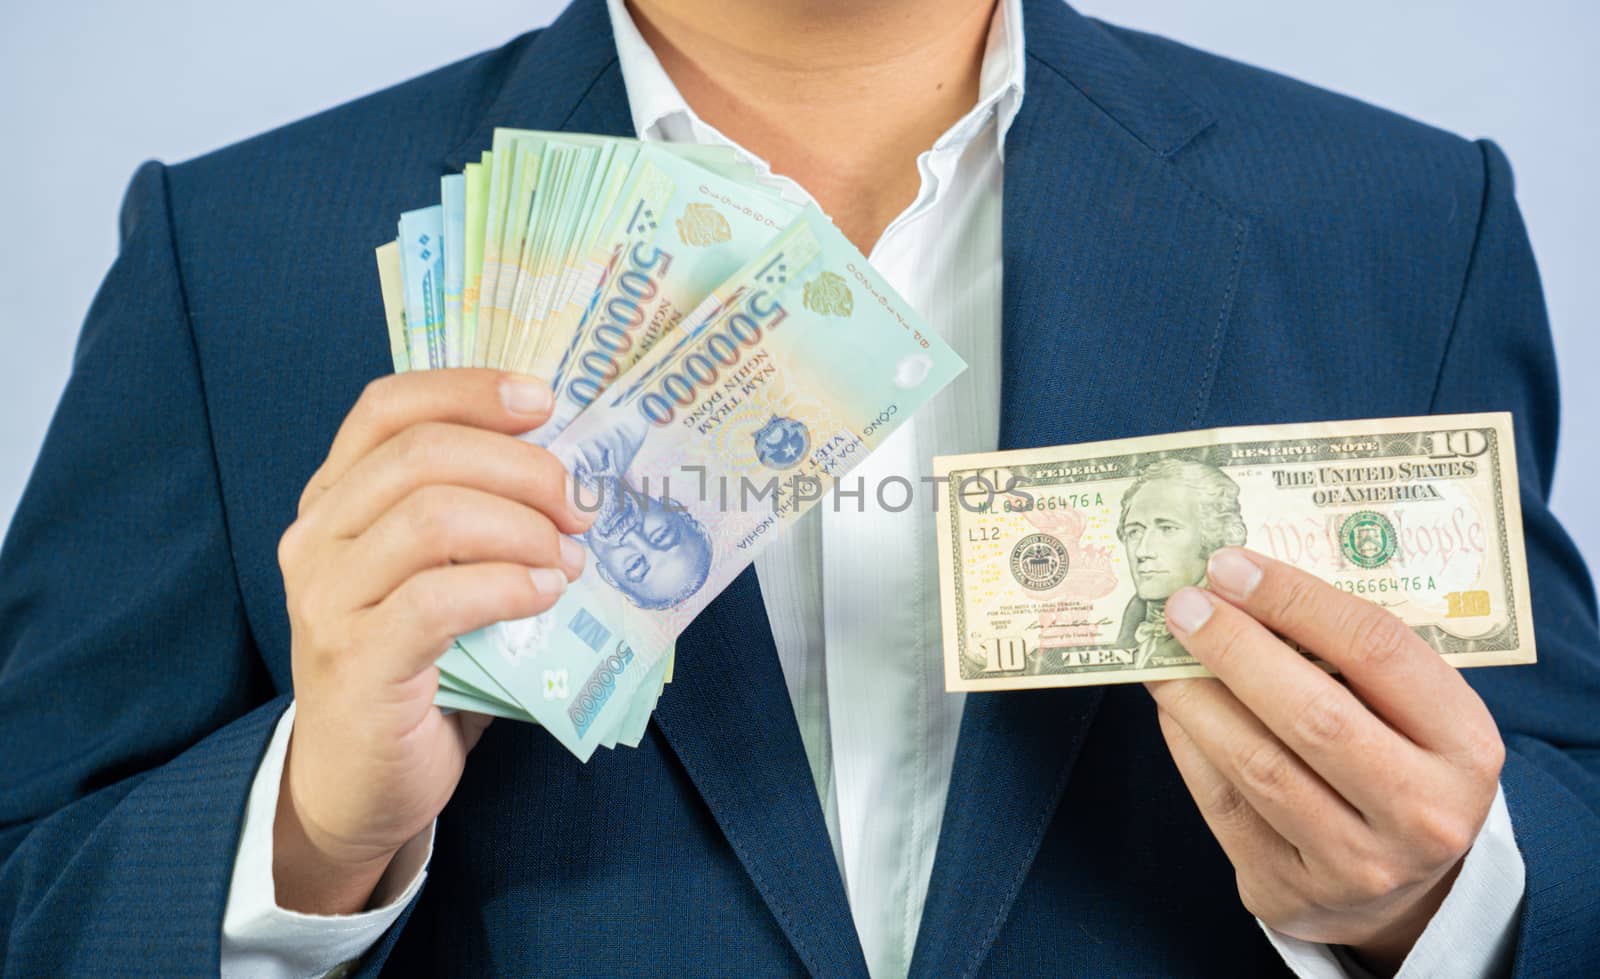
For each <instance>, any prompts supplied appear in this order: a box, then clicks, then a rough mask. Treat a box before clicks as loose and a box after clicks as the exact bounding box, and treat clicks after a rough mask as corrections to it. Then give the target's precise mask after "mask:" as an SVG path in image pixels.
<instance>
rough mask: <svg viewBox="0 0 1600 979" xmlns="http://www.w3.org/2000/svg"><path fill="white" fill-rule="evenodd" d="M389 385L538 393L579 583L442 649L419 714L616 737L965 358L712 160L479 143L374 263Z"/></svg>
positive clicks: (591, 744)
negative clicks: (441, 382) (403, 375)
mask: <svg viewBox="0 0 1600 979" xmlns="http://www.w3.org/2000/svg"><path fill="white" fill-rule="evenodd" d="M377 259H378V271H379V281H380V285H381V288H382V291H383V301H384V308H385V311H386V318H387V322H388V329H389V341H390V349H391V352H392V354H393V358H394V366H395V370H396V371H410V370H430V369H434V368H441V367H455V366H476V367H495V368H501V369H505V370H512V371H517V372H521V373H527V374H533V375H535V376H538V377H542V378H545V379H547V380H549V381H550V382H551V386H552V388H553V390H554V392H555V409H554V413H553V416H552V418H551V421H550V422H549V423H548V424H546V425H544V426H542V427H541V428H540V429H538V430H537V431H535V432H532V433H529V434H528V435H527V436H525V438H527V439H528V440H530V441H533V442H536V443H537V444H540V445H543V446H545V447H546V448H548V449H549V450H550V451H551V452H552V453H554V454H555V455H556V456H557V457H558V458H560V459H561V460H562V462H563V463H564V464H565V465H566V466H567V468H568V470H569V471H570V472H571V473H572V475H573V480H574V487H575V492H576V493H577V497H578V501H579V505H580V506H584V507H585V508H588V509H592V510H594V511H596V512H597V516H596V520H595V523H594V525H593V527H592V528H591V529H590V530H589V531H588V532H587V533H585V534H584V535H583V537H582V538H581V540H582V542H583V543H584V545H585V546H586V548H587V551H588V554H587V563H586V565H585V569H584V572H583V575H582V576H581V577H580V578H579V579H578V580H577V581H575V582H573V583H572V585H571V586H570V587H569V588H568V589H567V591H566V592H565V593H564V594H563V595H562V597H561V599H560V600H559V601H558V603H557V604H556V605H555V606H554V607H553V608H551V609H550V610H549V611H547V612H545V613H543V614H541V615H538V616H534V617H532V618H529V619H524V620H519V621H513V622H501V623H497V624H495V625H492V626H489V627H487V628H485V629H481V630H479V631H477V632H474V633H472V634H470V635H466V636H462V637H460V638H459V639H458V640H457V641H456V643H455V644H454V646H453V647H452V648H451V649H450V650H449V651H448V652H446V653H445V654H444V656H443V657H441V659H440V660H439V661H438V665H439V669H440V689H439V693H438V696H437V698H436V702H437V703H438V704H439V705H440V706H442V707H447V708H455V709H464V710H474V711H482V712H485V713H489V714H495V715H498V716H502V717H511V718H517V719H521V720H528V721H533V722H536V723H538V724H540V725H542V726H543V727H545V728H546V729H547V730H548V731H549V732H550V733H551V734H552V735H553V736H554V737H555V738H556V739H557V740H559V741H560V742H561V743H562V744H563V745H565V746H566V747H567V748H568V749H569V750H571V751H572V752H573V754H575V755H577V756H578V757H579V758H580V759H584V760H587V759H588V758H589V757H590V755H591V754H592V753H593V751H594V749H595V748H596V747H599V746H605V747H613V746H615V745H617V744H619V743H620V744H626V745H631V746H637V745H638V743H639V740H640V738H642V737H643V735H644V731H645V727H646V725H647V723H648V722H649V718H650V714H651V712H652V710H653V709H654V707H655V704H656V701H657V699H658V698H659V696H660V695H661V691H662V688H663V686H664V685H665V684H666V683H668V682H670V681H671V679H672V671H673V642H674V640H675V639H676V637H677V635H678V634H679V633H680V632H681V631H682V630H683V629H684V628H685V627H686V626H687V625H688V624H689V622H690V621H691V620H692V619H693V618H694V617H695V615H696V614H698V613H699V611H700V610H701V609H703V608H704V607H705V606H706V605H707V604H708V603H709V602H710V601H711V600H712V599H713V598H714V597H716V595H717V594H718V593H719V592H720V591H721V590H722V589H723V588H724V587H726V586H727V584H728V583H729V582H730V581H732V580H733V578H734V577H735V576H736V575H737V574H738V573H739V572H740V571H742V570H743V569H744V568H745V567H746V566H748V565H749V564H750V562H751V561H753V560H754V559H755V556H756V554H757V553H758V552H759V551H760V549H761V548H762V547H764V546H765V545H766V544H768V543H770V542H771V541H772V540H773V539H774V538H775V537H776V536H777V535H778V534H780V533H782V532H783V531H784V529H785V528H787V527H788V526H789V525H790V524H792V523H793V521H794V520H795V519H796V518H797V517H799V516H800V515H801V514H802V513H803V512H804V511H805V510H806V509H808V508H809V506H810V505H811V504H812V503H814V502H815V500H816V499H817V497H818V496H819V495H820V493H819V492H818V489H819V488H820V487H825V486H828V485H831V483H832V482H833V481H834V480H835V479H837V478H838V477H840V476H842V475H844V474H845V473H846V472H848V471H849V470H850V469H851V468H853V467H854V466H855V465H857V464H858V463H859V462H861V460H862V459H864V458H865V457H866V456H867V455H868V454H869V453H870V452H871V451H872V450H873V449H874V448H875V447H876V446H878V445H879V444H880V443H881V442H882V441H883V440H884V439H885V438H887V437H888V435H889V434H890V433H891V432H893V431H894V430H895V429H896V428H897V427H898V426H899V425H900V424H901V423H903V422H904V421H905V420H906V419H907V418H909V417H910V416H911V415H912V413H914V412H915V411H916V410H917V408H919V407H920V406H921V405H922V404H924V403H926V402H927V401H928V400H929V399H930V398H931V397H933V395H934V394H935V393H937V392H938V391H939V390H940V389H941V388H942V387H943V386H944V385H946V384H947V383H949V382H950V380H951V379H952V378H954V377H955V376H956V375H957V374H958V373H960V372H961V371H962V370H963V369H964V368H965V364H963V363H962V361H961V360H960V358H959V357H957V356H956V355H955V354H954V353H953V352H952V351H951V350H950V349H949V348H948V347H947V346H946V345H945V344H944V343H943V342H942V341H941V340H940V339H939V338H938V336H937V335H936V334H935V333H934V332H933V331H932V330H931V329H929V328H928V327H927V326H926V324H925V323H924V322H923V320H922V319H921V318H920V317H919V316H918V315H917V314H916V312H915V311H914V310H912V309H911V307H910V306H909V305H908V304H907V303H906V302H905V301H904V300H903V299H902V298H901V297H900V296H899V295H898V294H897V293H896V292H895V290H894V289H892V288H891V287H890V286H889V284H888V283H887V282H885V281H884V280H883V279H882V278H881V277H880V276H879V275H878V274H877V273H876V272H875V271H874V270H873V268H872V266H871V265H870V264H869V263H868V262H867V260H866V258H865V257H863V256H862V255H861V253H860V252H859V251H858V250H857V249H856V248H854V247H853V246H852V245H851V244H850V242H849V241H848V240H847V239H846V238H845V237H844V236H843V235H842V234H840V232H839V231H838V230H837V229H836V228H835V227H834V226H833V224H832V222H830V221H829V219H828V218H827V216H826V215H824V214H823V213H822V212H821V211H820V210H818V209H817V208H816V206H815V205H802V204H798V203H795V202H792V201H789V200H786V199H784V198H783V197H782V196H780V195H778V194H776V193H774V192H773V191H771V190H768V189H766V188H764V187H762V186H760V185H759V184H758V181H757V175H756V172H755V170H754V169H753V168H752V167H750V166H749V165H747V164H745V163H743V162H741V161H740V160H739V159H738V158H737V157H736V156H735V154H734V152H733V151H732V150H731V149H730V148H726V147H692V146H665V145H659V144H643V143H640V142H637V141H634V140H627V139H616V138H610V137H602V136H591V135H580V134H572V133H546V132H532V131H524V130H510V129H500V130H497V131H496V132H495V135H494V140H493V144H492V147H491V149H490V150H489V151H488V152H485V153H484V154H483V155H482V158H481V160H480V161H479V162H477V163H472V164H469V165H468V166H467V167H466V170H465V172H464V173H460V174H452V175H449V176H445V177H444V178H442V180H441V185H440V202H439V203H438V204H434V205H432V206H430V207H424V208H421V209H418V210H415V211H408V212H406V213H405V214H402V215H401V216H400V220H399V228H398V234H397V238H396V240H395V241H392V242H390V243H389V244H387V245H384V246H382V247H380V248H379V249H378V250H377Z"/></svg>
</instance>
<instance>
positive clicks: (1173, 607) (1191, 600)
mask: <svg viewBox="0 0 1600 979" xmlns="http://www.w3.org/2000/svg"><path fill="white" fill-rule="evenodd" d="M1209 618H1211V599H1210V598H1207V597H1206V593H1205V592H1203V591H1201V590H1200V589H1198V588H1180V589H1178V590H1177V592H1176V593H1174V594H1173V596H1172V597H1171V598H1169V599H1167V619H1168V620H1169V621H1170V622H1171V623H1172V624H1173V625H1174V626H1176V627H1177V628H1178V629H1179V631H1181V632H1196V631H1198V630H1199V628H1200V627H1201V626H1203V625H1205V624H1206V620H1207V619H1209Z"/></svg>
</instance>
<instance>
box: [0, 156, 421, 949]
mask: <svg viewBox="0 0 1600 979" xmlns="http://www.w3.org/2000/svg"><path fill="white" fill-rule="evenodd" d="M175 240H176V236H175V234H174V232H173V229H172V226H171V221H170V218H169V208H168V200H167V181H166V171H165V169H164V168H163V167H162V166H160V165H159V164H155V163H150V164H146V165H145V166H144V167H142V168H141V169H140V170H139V171H138V173H137V174H136V175H135V177H134V179H133V182H132V184H131V186H130V188H129V190H128V193H127V196H126V199H125V200H124V204H123V211H122V221H121V248H120V252H119V255H118V257H117V260H116V262H115V264H114V265H113V266H112V268H111V271H110V272H109V273H108V274H107V276H106V279H105V281H104V283H103V284H102V285H101V288H100V291H99V293H98V294H97V295H96V297H95V300H94V303H93V305H92V306H91V308H90V311H89V315H88V318H87V320H86V321H85V324H84V327H83V331H82V334H81V336H80V338H79V341H78V347H77V352H76V355H75V358H74V362H73V367H72V372H71V377H70V379H69V381H68V384H67V388H66V391H65V393H64V394H63V396H62V399H61V402H60V404H59V406H58V408H57V410H56V414H55V417H54V419H53V420H52V422H51V425H50V428H49V432H48V434H47V436H46V439H45V444H44V448H43V450H42V452H41V454H40V456H39V459H38V461H37V463H36V464H35V468H34V471H33V474H32V476H31V478H30V480H29V483H28V486H27V489H26V491H25V493H24V495H23V498H22V502H21V504H20V505H19V507H18V509H17V512H16V514H15V516H14V517H13V520H12V524H11V527H10V530H9V532H8V534H7V537H6V541H5V545H4V548H3V550H0V745H3V746H4V748H3V750H0V973H4V974H5V975H8V976H9V975H13V974H20V975H81V974H101V973H104V972H107V971H118V972H132V973H139V974H156V975H204V974H212V975H215V974H216V972H217V969H218V964H219V954H220V950H219V944H220V936H221V933H222V916H223V907H224V904H225V902H226V898H227V890H228V882H229V879H230V874H231V870H232V867H233V862H234V860H233V858H234V852H235V847H236V845H237V842H238V835H239V828H240V823H241V819H242V816H243V811H244V804H245V799H246V797H247V795H248V793H249V790H250V785H251V780H252V778H253V776H254V774H255V772H256V770H257V767H258V764H259V762H260V760H261V757H262V754H263V752H264V750H265V748H266V746H267V744H268V742H269V740H270V739H271V736H272V732H273V728H274V725H275V724H276V722H277V720H278V718H279V716H280V715H281V714H282V713H283V711H284V709H285V707H286V706H287V704H288V702H289V697H288V695H287V694H284V695H279V696H274V691H273V689H272V685H271V683H270V681H269V678H268V676H267V674H266V671H265V669H264V668H263V666H262V661H261V659H260V657H259V655H258V654H257V651H256V649H255V646H254V643H253V641H252V638H251V633H250V630H249V627H248V624H247V622H246V619H245V613H244V608H243V603H242V601H241V598H240V594H239V588H238V584H237V581H236V576H235V572H234V567H233V561H232V557H231V552H230V547H229V538H228V526H227V514H226V512H225V511H224V508H223V505H222V498H221V493H220V489H219V483H218V474H217V467H216V462H215V458H214V455H213V451H212V444H211V432H210V427H209V424H208V419H207V412H206V404H205V391H204V388H203V382H202V377H201V372H200V369H199V365H198V361H197V356H196V352H195V346H194V342H193V335H192V332H191V328H190V323H189V319H188V313H187V310H186V304H185V298H184V292H183V283H182V281H181V278H180V276H179V273H178V268H179V266H178V262H177V260H176V246H175V244H174V242H175ZM391 943H392V938H391V939H390V940H389V941H384V942H380V951H379V957H380V959H381V954H382V950H386V948H387V946H388V945H389V944H391Z"/></svg>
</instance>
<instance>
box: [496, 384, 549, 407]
mask: <svg viewBox="0 0 1600 979" xmlns="http://www.w3.org/2000/svg"><path fill="white" fill-rule="evenodd" d="M500 402H501V403H502V404H504V405H505V406H506V410H507V411H509V412H511V413H512V414H513V415H542V414H544V413H545V412H547V411H549V410H550V403H551V396H550V385H548V384H546V383H545V382H543V381H541V380H539V379H538V378H537V377H524V376H522V375H520V374H512V375H510V376H508V377H507V378H506V379H505V380H503V381H501V382H500Z"/></svg>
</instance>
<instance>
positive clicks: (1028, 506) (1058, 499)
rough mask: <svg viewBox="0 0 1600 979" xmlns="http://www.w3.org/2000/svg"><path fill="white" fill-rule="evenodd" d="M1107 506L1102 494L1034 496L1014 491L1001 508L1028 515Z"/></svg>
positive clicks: (1008, 511) (1009, 511)
mask: <svg viewBox="0 0 1600 979" xmlns="http://www.w3.org/2000/svg"><path fill="white" fill-rule="evenodd" d="M1091 506H1095V507H1097V506H1105V497H1104V495H1102V494H1100V493H1066V494H1062V495H1053V496H1033V495H1031V494H1028V493H1021V492H1017V491H1013V493H1012V495H1010V496H1007V497H1005V499H1004V500H1003V501H1002V504H1001V508H1002V509H1003V510H1004V511H1005V512H1007V513H1027V512H1028V511H1030V510H1079V509H1082V508H1083V507H1091Z"/></svg>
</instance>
